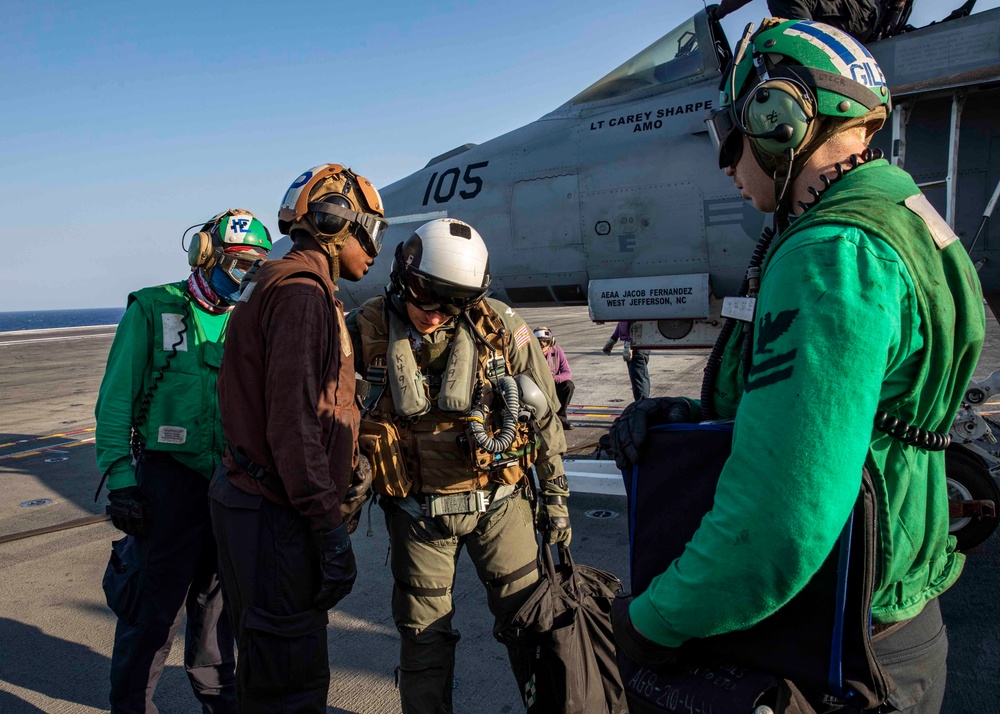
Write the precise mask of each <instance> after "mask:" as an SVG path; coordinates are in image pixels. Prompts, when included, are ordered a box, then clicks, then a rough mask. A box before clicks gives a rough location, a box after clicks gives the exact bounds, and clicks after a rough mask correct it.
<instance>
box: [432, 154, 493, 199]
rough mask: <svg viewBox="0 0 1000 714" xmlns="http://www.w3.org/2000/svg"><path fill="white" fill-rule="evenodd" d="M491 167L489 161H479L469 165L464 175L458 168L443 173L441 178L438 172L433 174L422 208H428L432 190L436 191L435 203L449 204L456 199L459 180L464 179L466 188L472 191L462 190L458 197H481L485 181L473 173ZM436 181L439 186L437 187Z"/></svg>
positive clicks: (434, 194) (434, 193)
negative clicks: (469, 187)
mask: <svg viewBox="0 0 1000 714" xmlns="http://www.w3.org/2000/svg"><path fill="white" fill-rule="evenodd" d="M489 165H490V162H489V161H479V162H477V163H474V164H469V165H468V166H466V167H465V173H464V174H463V173H462V171H461V169H459V168H458V167H457V166H456V167H452V168H450V169H448V170H446V171H442V172H441V174H440V176H439V175H438V172H437V171H435V172H434V173H433V174H431V177H430V180H428V181H427V188H426V189H425V190H424V202H423V203H422V204H421V205H422V206H426V205H427V202H428V201H430V199H431V189H433V190H434V192H433V196H434V203H447V202H448V201H450V200H451V199H453V198H454V197H455V192H456V191H457V190H458V178H459V176H461V177H462V182H463V183H464V184H465V185H466V186H471V187H472V188H471V190H466V189H462V190H461V191H458V195H459V196H461V197H462V198H463V199H469V198H475V197H476V196H478V195H479V192H480V191H482V190H483V179H482V178H480V177H479V176H476V175H474V174H473V171H478V170H479V169H484V168H486V167H487V166H489ZM435 181H436V182H437V186H435Z"/></svg>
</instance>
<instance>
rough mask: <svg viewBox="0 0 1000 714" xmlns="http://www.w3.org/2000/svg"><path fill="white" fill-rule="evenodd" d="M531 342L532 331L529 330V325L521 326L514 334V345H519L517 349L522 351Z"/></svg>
mask: <svg viewBox="0 0 1000 714" xmlns="http://www.w3.org/2000/svg"><path fill="white" fill-rule="evenodd" d="M529 342H531V331H530V330H529V329H528V326H527V325H521V326H520V327H519V328H517V331H516V332H514V344H516V345H517V349H521V348H522V347H524V346H525V345H526V344H528V343H529Z"/></svg>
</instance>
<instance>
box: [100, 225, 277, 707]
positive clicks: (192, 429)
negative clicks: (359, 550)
mask: <svg viewBox="0 0 1000 714" xmlns="http://www.w3.org/2000/svg"><path fill="white" fill-rule="evenodd" d="M270 249H271V239H270V236H269V234H268V232H267V229H266V228H265V227H264V225H263V224H262V223H261V222H260V221H258V220H257V219H256V218H254V216H253V215H252V214H251V213H249V212H247V211H244V210H242V209H234V210H229V211H226V212H224V213H220V214H219V215H217V216H215V217H214V218H212V219H211V220H210V221H208V222H207V223H205V225H204V226H203V227H202V228H201V230H200V231H199V232H198V233H196V234H195V235H194V236H193V238H192V240H191V245H190V249H189V251H188V262H189V264H190V266H191V275H190V276H189V278H188V279H187V281H182V282H177V283H170V284H167V285H158V286H155V287H149V288H144V289H142V290H138V291H136V292H134V293H131V294H130V295H129V298H128V309H127V310H126V311H125V316H124V317H123V318H122V321H121V323H120V324H119V326H118V331H117V332H116V333H115V339H114V342H113V343H112V345H111V351H110V353H109V355H108V365H107V369H106V370H105V373H104V379H103V381H102V382H101V390H100V393H99V395H98V398H97V409H96V416H97V432H96V446H97V465H98V467H99V468H100V469H101V471H102V472H103V473H104V475H105V477H106V478H107V483H108V488H109V494H108V500H109V502H110V505H109V506H108V507H107V512H108V514H109V515H110V516H111V521H112V523H113V524H114V525H115V527H116V528H118V529H119V530H121V531H123V532H124V533H125V534H126V536H125V537H124V538H122V539H121V540H118V541H115V543H114V544H113V548H112V555H111V562H110V563H109V565H108V569H107V573H106V574H105V577H104V588H105V593H106V595H107V598H108V604H109V605H110V606H111V608H112V610H113V611H114V613H115V615H117V617H118V625H117V628H116V630H115V643H114V651H113V654H112V658H111V697H110V700H111V711H112V712H115V714H117V713H118V712H147V711H150V712H155V711H156V707H155V706H154V705H153V703H152V697H153V693H154V691H155V689H156V684H157V681H158V680H159V678H160V674H161V673H162V672H163V667H164V664H165V661H166V658H167V654H168V653H169V651H170V645H171V644H172V642H173V639H174V635H175V633H176V631H177V628H178V627H179V626H180V622H181V618H182V616H183V615H184V613H185V610H186V614H187V638H186V642H185V645H186V646H185V652H184V665H185V668H186V670H187V674H188V678H189V679H190V680H191V685H192V687H193V689H194V693H195V696H196V697H197V698H198V700H199V701H200V702H201V704H202V709H203V711H204V712H213V713H215V712H235V711H236V687H235V675H234V656H233V635H232V631H231V629H230V624H229V621H228V617H227V615H226V614H225V613H224V611H223V598H222V591H221V587H220V584H219V576H218V564H217V556H216V548H215V540H214V538H213V536H212V527H211V521H210V519H209V513H208V498H207V494H208V483H209V479H210V478H211V476H212V472H213V471H214V470H215V467H216V466H218V464H219V462H220V459H221V454H222V451H223V448H224V446H225V445H224V444H223V439H222V423H221V420H220V418H219V407H218V398H217V396H216V377H217V375H218V370H219V364H220V363H221V360H222V344H223V340H224V338H225V327H226V321H227V320H228V318H229V312H230V310H231V309H232V306H233V305H234V304H235V302H236V300H237V299H238V298H239V288H240V281H241V279H242V278H243V276H244V274H245V272H246V271H247V270H249V268H250V267H251V266H252V265H253V264H254V262H255V261H257V260H259V259H262V258H264V257H265V256H266V255H267V252H268V251H269V250H270Z"/></svg>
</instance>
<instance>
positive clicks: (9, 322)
mask: <svg viewBox="0 0 1000 714" xmlns="http://www.w3.org/2000/svg"><path fill="white" fill-rule="evenodd" d="M124 314H125V308H124V307H98V308H89V309H83V310H19V311H17V312H0V332H14V331H17V330H49V329H53V328H57V327H88V326H90V325H117V324H118V323H119V322H121V319H122V315H124Z"/></svg>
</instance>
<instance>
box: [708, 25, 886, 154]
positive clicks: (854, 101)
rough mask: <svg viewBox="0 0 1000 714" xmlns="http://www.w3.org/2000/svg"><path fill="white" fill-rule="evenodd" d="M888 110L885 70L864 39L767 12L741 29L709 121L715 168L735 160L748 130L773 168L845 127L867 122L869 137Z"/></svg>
mask: <svg viewBox="0 0 1000 714" xmlns="http://www.w3.org/2000/svg"><path fill="white" fill-rule="evenodd" d="M747 30H748V31H750V30H751V27H750V26H748V27H747ZM890 109H891V104H890V100H889V88H888V86H887V85H886V81H885V75H884V74H883V73H882V70H881V68H879V66H878V63H877V62H876V61H875V58H874V57H872V55H871V53H870V52H868V50H867V49H865V47H864V45H862V44H861V43H860V42H858V41H857V40H855V39H854V38H853V37H851V36H850V35H848V34H846V33H844V32H842V31H841V30H838V29H836V28H834V27H831V26H829V25H825V24H823V23H821V22H813V21H811V20H778V19H774V18H772V19H769V20H765V21H764V22H763V24H762V25H761V28H760V30H758V31H757V32H756V33H755V34H753V36H752V37H749V38H748V37H747V34H744V37H743V39H742V40H741V41H740V43H739V45H738V47H737V50H736V55H735V57H734V61H733V63H732V64H731V65H730V68H729V71H727V72H726V74H725V77H724V78H723V81H722V82H721V84H720V97H719V104H718V109H717V110H715V111H714V112H713V113H712V116H711V117H710V118H709V120H708V123H709V128H710V134H711V135H712V139H713V141H714V142H715V143H716V148H717V149H718V151H719V167H720V168H726V167H729V166H735V165H736V163H737V162H738V161H739V157H740V153H741V150H742V146H743V140H742V135H744V134H745V135H746V136H747V137H749V138H750V145H751V147H752V149H753V152H754V156H755V157H756V159H757V161H758V163H760V164H761V166H762V167H763V168H764V169H765V170H768V171H769V173H773V170H774V167H775V165H776V164H777V163H778V162H779V161H780V160H781V159H782V158H783V157H787V156H788V155H789V153H788V150H789V149H792V150H793V152H794V154H798V155H800V156H801V155H802V154H804V153H808V152H809V151H810V149H811V148H814V147H815V146H817V145H818V144H819V143H821V142H822V141H824V140H825V139H826V138H828V137H829V136H830V135H831V134H833V133H836V132H838V131H843V130H844V129H846V128H848V127H853V126H860V125H864V126H866V127H867V129H868V136H869V138H870V137H871V135H872V134H874V133H875V132H876V131H877V130H878V129H879V128H881V126H882V124H884V123H885V118H886V116H887V114H888V112H889V110H890ZM837 120H840V121H837Z"/></svg>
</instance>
